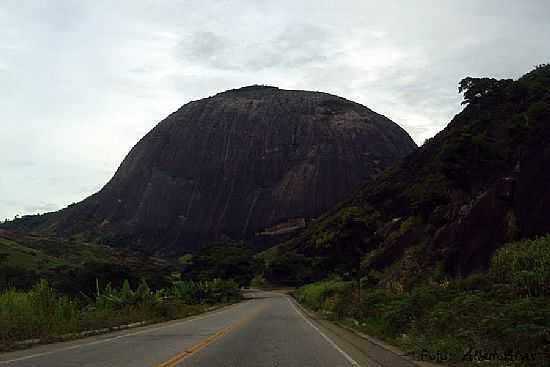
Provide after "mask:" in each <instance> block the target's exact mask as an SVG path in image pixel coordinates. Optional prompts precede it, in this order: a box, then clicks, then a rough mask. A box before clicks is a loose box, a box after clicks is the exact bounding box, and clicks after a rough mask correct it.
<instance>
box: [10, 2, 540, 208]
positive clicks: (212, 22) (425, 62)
mask: <svg viewBox="0 0 550 367" xmlns="http://www.w3.org/2000/svg"><path fill="white" fill-rule="evenodd" d="M549 19H550V1H549V0H524V1H518V0H483V1H480V0H461V1H451V0H433V1H419V0H415V1H412V0H410V1H408V0H402V1H390V0H384V1H379V0H377V1H371V0H356V1H345V0H334V1H322V0H314V1H301V0H290V1H286V0H275V1H271V0H269V1H268V0H261V1H258V0H256V1H237V0H230V1H229V0H228V1H221V0H218V1H214V0H213V1H204V0H200V1H191V0H189V1H173V0H171V1H137V0H128V1H99V0H89V1H80V0H75V1H59V0H55V1H54V0H52V1H38V0H36V1H25V0H16V1H10V0H2V1H1V3H0V40H1V42H0V124H1V125H0V126H1V130H0V219H3V218H13V216H14V215H16V214H20V215H23V214H31V213H38V212H40V213H43V212H46V211H52V210H56V209H60V208H62V207H65V206H66V205H68V204H70V203H72V202H76V201H79V200H81V199H83V198H85V197H86V196H88V195H90V194H92V193H94V192H95V191H97V190H99V189H100V188H101V187H102V186H103V185H104V184H105V183H106V182H107V180H108V179H109V178H110V177H111V176H112V175H113V174H114V172H115V170H116V168H117V167H118V165H119V164H120V162H121V161H122V159H123V158H124V156H125V155H126V153H127V152H128V151H129V149H130V148H131V147H132V146H133V145H134V144H135V143H136V142H137V141H138V140H139V138H141V137H142V136H143V135H144V134H145V133H147V131H149V130H150V129H151V128H152V127H153V126H154V125H156V123H157V122H159V121H160V120H161V119H163V118H164V117H165V116H167V115H168V114H169V113H170V112H172V111H174V110H176V109H177V108H178V107H179V106H181V105H183V104H185V103H187V102H188V101H190V100H195V99H200V98H203V97H207V96H210V95H213V94H215V93H217V92H220V91H223V90H226V89H230V88H237V87H241V86H245V85H250V84H269V85H274V86H278V87H281V88H286V89H306V90H318V91H324V92H329V93H333V94H336V95H339V96H342V97H345V98H348V99H351V100H354V101H357V102H360V103H362V104H364V105H366V106H368V107H369V108H371V109H373V110H375V111H377V112H379V113H382V114H384V115H386V116H388V117H389V118H391V119H392V120H394V121H395V122H397V123H398V124H400V125H401V126H402V127H404V128H405V129H406V130H407V131H408V132H409V134H410V135H411V136H412V137H413V138H414V140H415V141H416V142H417V143H418V144H421V143H422V142H423V141H424V140H425V139H426V138H428V137H430V136H433V135H434V134H435V133H436V132H437V131H439V130H441V129H442V128H443V127H444V126H445V125H446V124H447V123H448V122H449V120H450V119H451V118H452V116H453V115H454V114H456V113H457V112H459V111H460V100H461V99H460V96H459V95H458V93H457V83H458V81H459V80H460V79H462V78H463V77H466V76H490V77H495V78H517V77H519V76H520V75H522V74H524V73H525V72H527V71H529V70H530V69H531V68H532V67H533V66H534V65H536V64H540V63H546V62H550V22H549Z"/></svg>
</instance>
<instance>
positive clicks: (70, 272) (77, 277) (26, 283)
mask: <svg viewBox="0 0 550 367" xmlns="http://www.w3.org/2000/svg"><path fill="white" fill-rule="evenodd" d="M174 270H177V267H176V266H174V265H171V264H169V263H167V262H166V261H164V260H161V259H157V258H152V257H143V256H142V255H140V254H138V253H134V252H131V251H128V250H125V249H113V248H110V247H108V246H101V245H99V244H97V243H91V242H87V241H85V240H83V239H82V238H81V237H71V238H67V239H62V238H56V237H53V236H48V235H44V234H22V233H18V232H12V231H6V230H0V292H1V291H3V290H6V289H10V288H12V287H13V288H17V289H28V288H30V287H32V286H33V285H35V284H36V283H37V282H38V281H39V280H40V279H47V280H49V281H50V283H51V284H52V285H53V286H54V287H55V288H57V289H58V290H60V291H62V292H64V293H67V294H74V295H78V296H83V295H86V296H88V297H91V296H93V295H94V294H95V293H96V285H100V286H105V285H106V284H107V283H111V284H112V285H113V286H120V285H121V284H122V281H123V280H124V279H128V280H129V281H130V282H131V283H132V284H134V285H137V283H138V282H139V281H140V280H141V279H146V280H147V281H148V282H149V284H151V285H152V286H154V287H161V286H163V285H164V284H165V283H166V282H167V278H168V276H169V274H170V272H171V271H174Z"/></svg>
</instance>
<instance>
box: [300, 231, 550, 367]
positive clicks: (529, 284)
mask: <svg viewBox="0 0 550 367" xmlns="http://www.w3.org/2000/svg"><path fill="white" fill-rule="evenodd" d="M549 290H550V236H547V237H542V238H538V239H534V240H524V241H520V242H516V243H512V244H509V245H507V246H505V247H503V248H501V249H500V250H499V251H497V253H496V254H495V256H494V257H493V261H492V264H491V269H490V271H489V272H488V273H485V274H474V275H472V276H470V277H468V278H466V279H457V280H446V281H442V282H441V283H439V284H434V283H431V284H422V285H418V286H417V287H416V288H414V289H412V290H411V291H410V292H404V293H396V292H393V291H389V290H387V289H383V288H366V287H365V288H364V289H362V290H361V293H360V294H359V291H358V287H357V282H351V281H343V280H341V279H339V278H333V279H328V280H324V281H321V282H317V283H313V284H309V285H306V286H304V287H302V288H300V289H298V290H297V291H296V292H295V294H294V296H295V297H296V299H297V300H298V301H299V302H300V303H302V304H303V305H305V306H307V307H309V308H311V309H313V310H316V311H319V312H321V313H322V314H324V315H325V316H326V317H327V318H329V319H333V320H338V321H340V322H343V323H344V324H347V325H349V326H352V327H355V328H358V329H360V330H362V331H364V332H366V333H369V334H371V335H375V336H377V337H379V338H381V339H384V340H386V341H388V342H390V343H393V344H396V345H398V346H400V347H401V348H402V349H403V350H405V351H406V352H409V353H411V354H413V355H414V356H416V357H417V358H419V359H420V358H421V359H436V360H437V359H438V358H439V361H440V362H442V361H444V362H446V363H451V364H456V365H465V366H470V365H471V366H474V365H476V366H478V365H479V363H482V365H484V366H501V365H503V364H502V361H498V360H495V359H498V358H504V359H506V358H507V360H506V366H537V367H539V366H540V367H542V366H548V365H550V363H549V362H550V361H549V360H548V356H550V354H549V353H550V292H549ZM438 356H439V357H438Z"/></svg>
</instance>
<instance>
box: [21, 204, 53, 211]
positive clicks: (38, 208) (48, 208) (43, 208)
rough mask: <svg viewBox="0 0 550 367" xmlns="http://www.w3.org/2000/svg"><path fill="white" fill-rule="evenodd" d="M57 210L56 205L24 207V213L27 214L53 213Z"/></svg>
mask: <svg viewBox="0 0 550 367" xmlns="http://www.w3.org/2000/svg"><path fill="white" fill-rule="evenodd" d="M57 209H59V207H58V206H57V205H56V204H53V203H44V204H39V205H36V206H30V207H26V208H25V212H27V213H47V212H53V211H55V210H57Z"/></svg>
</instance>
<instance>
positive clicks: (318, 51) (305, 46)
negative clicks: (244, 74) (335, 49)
mask: <svg viewBox="0 0 550 367" xmlns="http://www.w3.org/2000/svg"><path fill="white" fill-rule="evenodd" d="M331 41H332V42H334V40H330V38H329V36H328V33H327V32H326V31H325V30H324V29H322V28H319V27H316V26H313V25H310V24H294V25H290V26H288V27H286V28H283V30H282V31H281V32H280V33H276V34H274V35H272V36H271V35H270V36H268V37H254V38H251V39H240V38H236V37H229V36H225V35H224V34H216V33H214V32H212V31H197V32H195V33H192V34H190V35H188V36H185V37H183V38H182V40H181V41H180V42H179V44H178V49H179V50H178V51H179V55H180V56H181V58H182V59H183V61H184V62H187V63H194V64H197V65H199V66H202V67H211V68H214V69H219V70H233V71H248V72H250V71H252V72H255V71H258V70H263V69H277V68H294V67H298V66H300V67H303V66H307V65H310V64H313V63H320V62H326V61H327V60H328V59H329V56H330V52H329V50H330V48H331V47H330V46H331Z"/></svg>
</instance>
